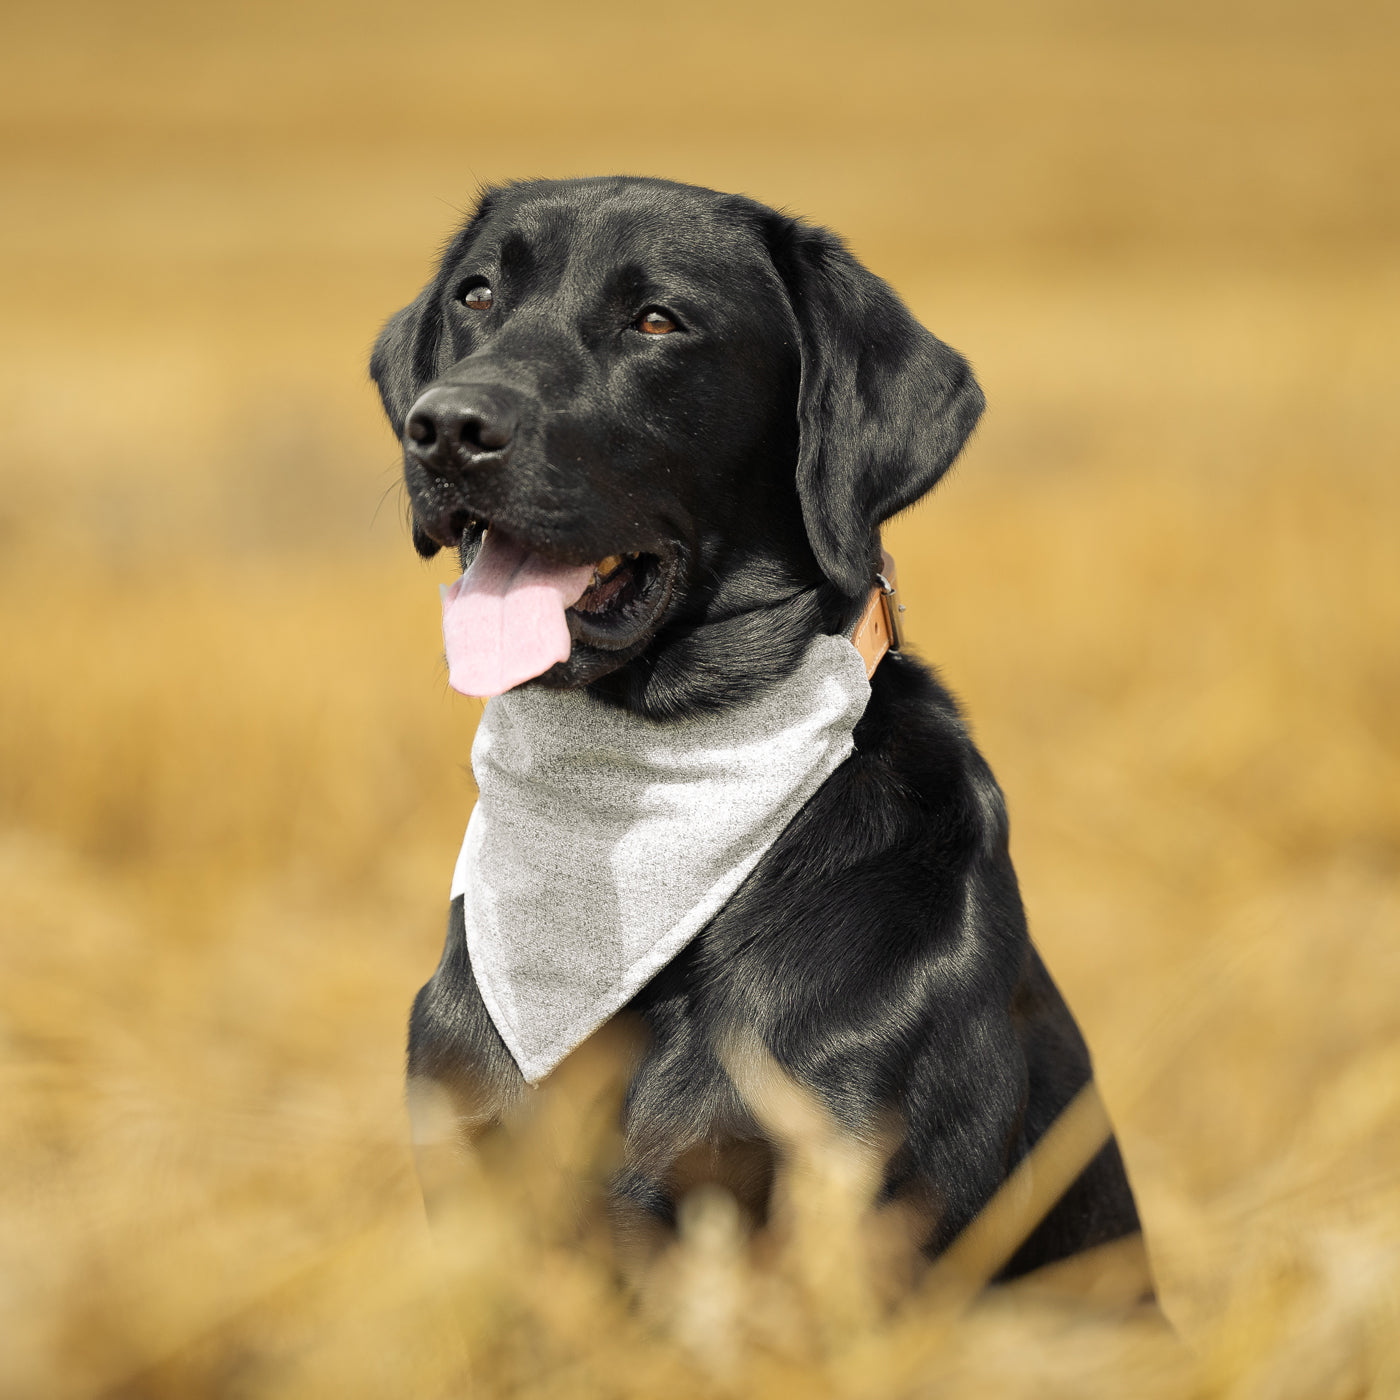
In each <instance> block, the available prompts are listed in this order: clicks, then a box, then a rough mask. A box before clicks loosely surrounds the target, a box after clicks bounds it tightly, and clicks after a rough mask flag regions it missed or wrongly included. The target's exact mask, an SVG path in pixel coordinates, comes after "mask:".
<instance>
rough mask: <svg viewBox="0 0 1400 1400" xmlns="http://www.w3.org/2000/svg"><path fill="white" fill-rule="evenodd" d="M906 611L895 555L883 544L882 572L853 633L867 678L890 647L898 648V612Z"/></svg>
mask: <svg viewBox="0 0 1400 1400" xmlns="http://www.w3.org/2000/svg"><path fill="white" fill-rule="evenodd" d="M903 611H904V609H903V607H901V606H900V602H899V594H898V593H897V592H896V590H895V569H894V559H893V557H892V556H891V555H890V553H889V551H888V550H887V549H885V548H884V547H883V546H881V549H880V572H879V573H878V574H876V575H875V586H874V587H873V588H872V589H871V590H870V597H869V598H868V599H867V600H866V603H865V610H864V611H863V612H862V613H861V615H860V617H859V618H858V619H857V621H856V625H855V630H854V631H853V632H852V633H851V644H852V645H853V646H854V647H855V649H856V650H857V651H858V652H860V656H861V660H862V661H864V662H865V677H866V679H867V680H869V679H870V677H871V676H873V675H874V674H875V668H876V667H877V666H878V665H879V664H880V661H881V658H882V657H883V656H884V654H885V653H886V652H887V651H898V650H899V643H900V636H899V615H900V613H902V612H903Z"/></svg>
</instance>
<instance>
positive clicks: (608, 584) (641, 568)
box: [567, 550, 673, 651]
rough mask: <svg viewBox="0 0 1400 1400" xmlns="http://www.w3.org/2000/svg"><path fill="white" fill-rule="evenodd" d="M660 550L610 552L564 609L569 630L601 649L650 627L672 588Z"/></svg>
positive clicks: (614, 647) (615, 647)
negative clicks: (573, 600)
mask: <svg viewBox="0 0 1400 1400" xmlns="http://www.w3.org/2000/svg"><path fill="white" fill-rule="evenodd" d="M672 572H673V570H671V569H668V568H667V567H666V564H665V561H664V560H663V559H662V557H661V556H660V555H659V554H650V553H644V552H643V551H641V550H634V551H632V552H631V553H628V554H610V555H608V557H607V558H606V559H600V560H599V561H598V563H597V564H595V565H594V566H593V577H592V579H591V580H590V582H589V584H588V587H587V588H585V589H584V590H583V592H582V593H581V594H580V595H579V597H578V599H577V601H575V602H574V604H573V605H572V606H571V607H570V608H569V609H568V610H567V617H568V621H569V632H570V633H571V635H572V636H573V637H574V638H575V639H576V640H578V641H581V642H586V643H587V644H588V645H589V646H595V647H601V648H602V649H603V650H604V651H621V650H624V649H625V648H627V647H630V646H631V645H632V644H633V643H634V642H636V641H637V640H639V639H640V638H641V637H643V636H645V635H649V634H650V632H651V631H652V628H653V624H654V623H655V622H656V620H657V618H658V617H659V615H660V613H661V610H662V609H663V608H664V607H665V606H666V603H667V601H668V600H669V598H670V593H671V587H670V585H671V574H672Z"/></svg>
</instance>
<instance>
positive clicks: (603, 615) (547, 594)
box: [443, 520, 678, 695]
mask: <svg viewBox="0 0 1400 1400" xmlns="http://www.w3.org/2000/svg"><path fill="white" fill-rule="evenodd" d="M461 553H462V557H463V562H464V563H465V564H466V565H467V568H466V572H465V573H464V574H463V575H462V577H461V578H459V579H458V580H457V582H456V583H454V584H452V585H451V586H450V587H449V588H446V589H444V590H443V636H444V641H445V643H446V649H447V661H448V669H449V680H450V684H451V685H452V687H453V688H454V689H455V690H459V691H462V692H463V693H464V694H467V695H499V694H501V693H502V692H504V691H506V690H510V689H512V688H513V687H514V686H517V685H521V684H523V683H524V682H525V681H527V680H533V679H534V678H535V677H537V676H541V675H543V674H544V673H545V672H546V671H550V670H552V669H553V668H555V667H562V666H564V665H565V663H568V662H569V661H570V660H571V658H573V657H574V651H575V647H576V646H577V645H582V646H583V647H585V648H593V649H596V650H597V651H601V652H606V653H612V654H614V656H615V657H616V660H614V661H612V662H610V663H608V664H606V665H605V666H604V669H605V670H607V669H612V667H613V666H615V665H618V664H621V662H622V661H624V660H626V659H628V655H627V654H628V653H630V654H631V655H636V654H637V653H638V652H639V651H640V650H641V649H642V647H644V646H645V645H646V643H647V641H648V640H649V639H650V638H651V636H652V634H653V633H654V632H655V631H656V629H657V627H658V625H659V623H660V620H661V617H662V614H663V613H664V611H665V609H666V606H667V604H668V603H669V602H670V599H671V594H672V591H673V587H674V583H675V577H676V573H677V571H678V559H677V555H676V553H675V552H674V551H673V550H668V549H666V547H665V546H664V545H660V546H658V545H653V546H652V548H651V549H636V550H627V551H625V552H624V551H618V552H617V553H614V554H608V555H605V556H604V557H603V558H601V559H598V560H596V561H595V562H591V563H583V562H578V551H577V550H574V549H565V548H562V547H559V546H556V545H554V544H553V543H540V544H536V543H534V542H527V541H526V540H524V539H522V538H520V537H517V536H515V535H512V534H510V533H508V532H507V531H505V530H504V529H502V528H500V527H499V526H496V525H491V526H484V525H483V524H482V523H480V522H478V521H475V520H473V521H469V522H465V523H464V524H463V527H462V530H461ZM619 654H620V655H619ZM574 659H578V658H574ZM598 660H599V661H601V660H602V658H598ZM587 669H588V670H595V669H596V667H595V666H589V667H587ZM564 677H565V683H568V681H567V672H565V673H564Z"/></svg>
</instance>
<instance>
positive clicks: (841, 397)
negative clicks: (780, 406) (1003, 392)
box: [770, 220, 985, 597]
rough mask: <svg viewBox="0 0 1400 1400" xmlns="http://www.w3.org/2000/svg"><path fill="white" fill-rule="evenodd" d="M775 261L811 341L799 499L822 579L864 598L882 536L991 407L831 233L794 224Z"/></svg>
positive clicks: (953, 355) (776, 248) (776, 245)
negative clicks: (887, 524) (883, 528)
mask: <svg viewBox="0 0 1400 1400" xmlns="http://www.w3.org/2000/svg"><path fill="white" fill-rule="evenodd" d="M774 233H775V235H776V236H772V235H770V237H771V242H770V246H771V248H772V251H773V261H774V264H775V265H776V267H777V269H778V272H779V275H780V276H781V277H782V279H783V281H784V283H785V285H786V287H787V292H788V297H789V300H790V301H791V304H792V309H793V312H794V314H795V315H796V317H797V324H798V328H799V332H800V336H801V353H802V379H801V387H800V389H799V391H798V404H797V417H798V429H799V433H800V438H799V444H798V459H797V490H798V495H799V497H800V498H801V501H802V515H803V519H804V521H805V523H806V526H807V536H808V538H809V539H810V540H811V543H812V550H813V552H814V553H815V554H816V556H817V563H818V564H820V565H821V568H822V572H823V573H824V574H826V576H827V577H828V578H829V579H830V580H831V581H832V582H833V583H834V584H836V585H837V587H839V588H840V589H841V591H842V592H843V593H846V594H848V595H849V596H851V597H856V596H858V595H860V594H863V593H865V592H866V591H867V590H868V589H869V588H870V585H871V582H872V580H873V578H874V574H875V570H876V569H877V568H878V567H879V563H878V560H879V544H878V531H879V528H880V525H881V524H882V522H884V521H885V520H888V519H889V518H890V516H892V515H895V514H897V513H898V512H899V511H901V510H903V509H904V508H905V507H906V506H909V505H913V503H914V502H915V501H917V500H918V499H919V497H920V496H922V495H924V493H925V492H927V491H929V490H930V489H932V487H933V486H934V484H935V483H936V482H937V481H938V479H939V478H940V477H941V476H942V475H943V473H944V472H946V471H947V470H948V468H949V467H950V466H952V464H953V459H954V458H955V457H956V456H957V455H958V453H959V451H960V450H961V449H962V445H963V443H965V442H966V441H967V439H968V435H969V434H970V433H971V432H972V430H973V428H974V427H975V426H976V424H977V420H978V418H979V417H981V414H982V408H983V405H984V403H985V400H984V399H983V397H982V390H981V389H980V388H979V387H978V385H977V381H976V380H975V379H974V378H973V377H972V370H971V369H970V368H969V366H968V364H967V361H966V360H964V359H963V358H962V356H961V355H959V354H958V352H957V351H956V350H954V349H952V348H951V347H950V346H947V345H945V344H944V343H943V342H942V341H941V340H939V339H938V338H937V337H936V336H933V335H930V334H929V332H928V331H926V330H925V329H924V328H923V327H922V326H921V325H920V324H919V323H918V322H917V321H916V320H915V319H914V317H913V316H912V315H911V314H910V312H909V309H908V308H907V307H906V306H905V305H904V303H903V302H902V301H900V299H899V298H898V297H897V296H896V295H895V294H894V292H893V291H892V290H891V289H890V288H889V286H888V285H886V283H885V282H883V281H882V280H881V279H880V278H878V277H876V276H875V274H874V273H872V272H869V271H867V270H866V269H865V268H864V267H862V266H861V265H860V263H858V262H857V261H856V260H855V258H853V257H852V256H851V254H850V253H848V252H847V251H846V248H845V245H844V244H843V243H842V242H841V240H840V239H839V238H837V237H836V236H835V235H834V234H831V233H828V232H827V231H826V230H825V229H818V228H811V227H808V226H805V225H802V224H798V223H796V222H794V221H791V220H784V221H783V226H782V227H781V229H779V230H775V231H774Z"/></svg>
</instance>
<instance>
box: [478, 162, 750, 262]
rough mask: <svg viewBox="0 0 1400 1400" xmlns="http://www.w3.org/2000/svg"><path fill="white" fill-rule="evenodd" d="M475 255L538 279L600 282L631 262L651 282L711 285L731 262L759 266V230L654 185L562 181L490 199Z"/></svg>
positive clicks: (723, 204)
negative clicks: (657, 278)
mask: <svg viewBox="0 0 1400 1400" xmlns="http://www.w3.org/2000/svg"><path fill="white" fill-rule="evenodd" d="M471 250H472V253H473V254H474V255H481V254H487V255H490V256H493V257H495V258H497V259H499V260H500V261H501V262H503V263H505V264H507V265H508V264H511V263H517V264H528V265H529V266H530V267H531V268H533V269H536V270H537V271H538V272H539V273H541V274H543V275H546V276H548V275H550V274H553V275H554V276H559V275H562V274H564V273H566V272H567V273H569V274H571V275H573V276H582V277H587V276H589V275H590V274H596V275H603V274H604V273H605V272H606V269H607V268H609V267H616V266H617V265H618V264H619V263H628V264H631V265H634V266H636V267H638V268H641V269H645V270H646V271H648V272H651V273H653V274H655V275H661V274H667V273H670V274H678V275H688V276H692V277H697V278H701V279H703V280H709V279H710V278H711V277H714V276H716V275H719V274H721V273H722V272H723V271H724V270H725V269H726V268H728V269H732V268H733V267H734V266H735V264H736V263H739V264H747V263H759V264H761V263H764V262H766V260H767V259H766V253H765V248H764V244H763V240H762V238H761V236H760V233H759V231H758V228H757V226H756V224H755V222H754V220H752V219H751V218H746V217H744V215H743V213H742V212H741V208H740V206H739V204H738V203H737V202H736V201H734V200H732V199H730V198H727V197H725V196H721V195H717V194H715V193H714V192H712V191H709V190H701V189H698V188H694V187H692V186H686V185H671V184H666V183H664V182H661V181H655V182H643V181H636V182H633V181H625V182H616V183H613V182H606V183H604V182H599V183H597V184H594V183H593V182H587V181H578V182H559V183H557V184H556V183H546V184H541V185H536V186H531V187H527V188H525V189H523V190H519V191H512V192H511V195H510V197H508V198H506V199H504V200H500V201H493V202H492V205H491V206H490V208H489V209H488V212H487V214H486V216H485V218H483V219H482V220H481V221H480V223H479V225H478V226H477V228H476V230H475V233H474V236H473V238H472V241H471Z"/></svg>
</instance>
